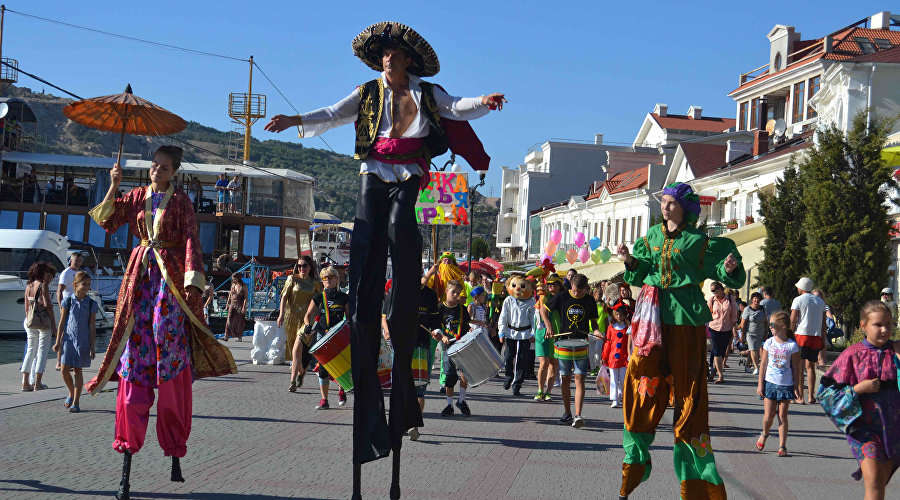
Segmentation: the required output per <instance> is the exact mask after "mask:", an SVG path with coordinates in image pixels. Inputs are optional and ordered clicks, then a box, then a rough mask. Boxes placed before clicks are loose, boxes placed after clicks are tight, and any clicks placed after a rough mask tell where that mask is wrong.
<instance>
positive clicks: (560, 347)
mask: <svg viewBox="0 0 900 500" xmlns="http://www.w3.org/2000/svg"><path fill="white" fill-rule="evenodd" d="M588 345H589V344H588V341H587V340H581V339H566V340H557V341H556V344H555V345H554V346H553V353H554V354H555V355H556V359H562V360H566V361H574V360H579V359H587V357H588Z"/></svg>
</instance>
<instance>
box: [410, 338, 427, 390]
mask: <svg viewBox="0 0 900 500" xmlns="http://www.w3.org/2000/svg"><path fill="white" fill-rule="evenodd" d="M412 376H413V382H414V383H415V384H416V387H422V386H423V385H428V381H429V380H430V379H431V367H430V366H428V349H426V348H424V347H416V348H415V349H413V357H412Z"/></svg>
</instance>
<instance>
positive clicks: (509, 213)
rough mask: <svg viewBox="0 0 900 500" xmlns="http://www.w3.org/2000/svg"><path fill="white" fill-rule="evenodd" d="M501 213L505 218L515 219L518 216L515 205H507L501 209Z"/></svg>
mask: <svg viewBox="0 0 900 500" xmlns="http://www.w3.org/2000/svg"><path fill="white" fill-rule="evenodd" d="M501 213H502V214H503V218H505V219H515V218H517V217H518V215H517V214H516V208H515V207H506V208H504V209H503V210H501Z"/></svg>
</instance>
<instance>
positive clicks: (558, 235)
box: [550, 229, 562, 245]
mask: <svg viewBox="0 0 900 500" xmlns="http://www.w3.org/2000/svg"><path fill="white" fill-rule="evenodd" d="M550 241H552V242H553V244H555V245H559V242H560V241H562V232H561V231H560V230H559V229H554V230H553V231H550Z"/></svg>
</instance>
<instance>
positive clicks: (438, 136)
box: [353, 78, 448, 161]
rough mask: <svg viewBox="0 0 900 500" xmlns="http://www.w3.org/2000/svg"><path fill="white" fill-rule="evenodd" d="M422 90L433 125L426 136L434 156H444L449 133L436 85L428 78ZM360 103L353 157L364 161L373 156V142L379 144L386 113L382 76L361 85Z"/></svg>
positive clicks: (423, 103) (427, 116) (424, 108)
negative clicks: (380, 129) (439, 110)
mask: <svg viewBox="0 0 900 500" xmlns="http://www.w3.org/2000/svg"><path fill="white" fill-rule="evenodd" d="M419 88H420V89H422V101H421V103H420V104H421V107H422V109H420V110H419V111H420V112H421V113H422V115H423V116H425V119H426V120H428V124H429V125H431V127H430V130H429V132H428V136H427V137H425V139H424V140H425V145H426V146H427V147H428V151H429V153H430V158H427V159H426V160H428V161H430V159H431V158H435V157H438V156H441V155H442V154H444V153H446V152H447V149H448V143H447V136H446V135H445V133H444V127H443V126H442V125H441V116H440V115H439V114H438V108H437V104H436V103H435V102H434V84H433V83H428V82H424V81H420V82H419ZM359 94H360V102H359V114H358V115H357V117H356V147H355V149H354V153H355V154H354V155H353V158H355V159H357V160H363V159H365V158H367V157H368V156H369V151H371V150H372V144H374V143H375V139H376V136H377V134H378V127H379V126H380V125H381V115H382V113H383V112H384V82H382V81H381V78H376V79H374V80H371V81H368V82H366V83H364V84H363V85H361V86H360V87H359Z"/></svg>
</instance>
